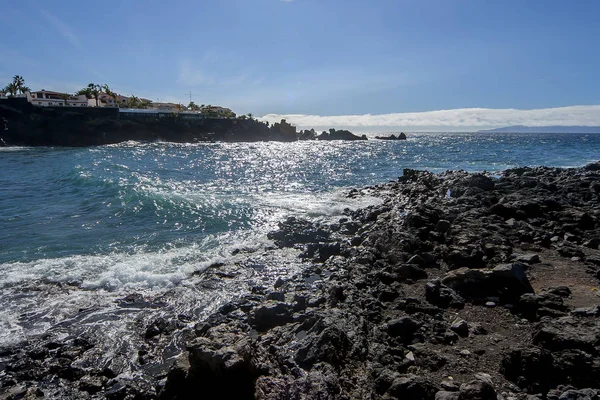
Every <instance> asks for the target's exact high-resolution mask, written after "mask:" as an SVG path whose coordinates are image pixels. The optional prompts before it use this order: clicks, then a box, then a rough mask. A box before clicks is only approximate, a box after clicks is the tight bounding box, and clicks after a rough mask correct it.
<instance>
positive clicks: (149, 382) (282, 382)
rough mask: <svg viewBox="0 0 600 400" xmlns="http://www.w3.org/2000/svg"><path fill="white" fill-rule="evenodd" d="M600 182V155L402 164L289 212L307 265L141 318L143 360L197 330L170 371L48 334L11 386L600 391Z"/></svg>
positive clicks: (115, 393)
mask: <svg viewBox="0 0 600 400" xmlns="http://www.w3.org/2000/svg"><path fill="white" fill-rule="evenodd" d="M599 178H600V163H594V164H590V165H588V166H586V167H582V168H573V169H560V168H545V167H539V168H516V169H512V170H507V171H504V172H503V173H502V174H501V177H500V178H499V179H492V178H490V177H489V176H486V175H483V174H469V173H466V172H463V171H449V172H446V173H443V174H432V173H429V172H425V171H415V170H406V171H405V173H404V176H403V177H401V178H400V179H399V180H398V181H395V182H391V183H388V184H383V185H378V186H372V187H367V188H364V189H361V190H352V191H351V192H350V193H349V194H348V195H349V196H361V195H363V194H364V195H375V196H377V197H380V198H382V199H383V200H384V202H383V204H382V205H379V206H371V207H368V208H366V209H362V210H358V211H356V212H351V213H348V215H347V217H346V218H343V219H341V220H340V221H339V222H338V223H336V224H332V225H328V226H315V225H313V224H312V223H310V222H308V221H302V220H294V219H290V220H287V221H282V222H281V223H280V230H279V231H276V232H273V233H272V234H271V235H270V236H271V239H272V240H274V242H275V243H276V245H278V246H281V247H285V246H301V247H302V248H303V249H304V252H303V257H305V258H306V259H309V260H312V261H313V263H312V265H311V266H310V267H309V268H308V269H306V270H305V271H303V272H302V273H301V274H299V275H298V276H296V277H294V278H292V279H290V280H288V281H279V282H277V283H276V284H275V287H274V288H270V287H255V288H253V290H252V293H249V294H248V295H246V296H243V297H242V298H240V299H237V300H235V301H233V302H230V303H228V304H226V305H225V306H223V307H221V308H220V309H219V310H218V311H217V312H216V313H214V314H213V315H212V316H211V317H209V318H208V320H206V321H199V322H198V323H197V324H196V325H195V326H194V327H193V328H191V326H193V324H191V323H189V322H187V323H185V321H180V320H178V318H177V316H173V318H172V319H171V320H168V321H163V322H161V323H156V324H155V325H154V326H148V327H145V329H142V331H140V334H141V335H144V336H145V340H146V342H147V343H148V349H145V350H144V351H145V353H144V354H143V355H140V358H145V359H146V360H151V359H152V358H153V357H159V355H158V351H160V346H161V345H163V344H164V343H165V338H167V337H168V336H170V335H173V334H174V332H178V331H180V332H181V333H182V337H184V338H186V342H187V343H186V346H185V347H186V349H187V350H186V351H185V352H183V353H182V354H181V355H180V356H179V357H177V358H176V360H175V361H174V364H173V366H172V367H170V369H169V370H168V372H167V369H166V366H165V369H164V370H163V371H161V372H159V373H157V374H156V375H154V376H152V375H150V376H145V375H143V376H138V377H137V378H135V377H134V378H133V379H132V378H131V377H126V376H125V377H124V376H120V374H119V371H118V370H117V369H116V368H112V369H108V370H107V369H105V368H102V369H101V368H99V367H98V366H94V365H90V364H89V363H88V364H87V365H86V363H85V361H86V358H88V357H89V352H90V351H91V350H93V347H94V346H93V343H89V342H86V341H85V339H84V338H67V339H66V340H65V341H64V342H63V343H45V342H44V340H43V339H41V340H40V341H39V342H37V343H29V344H27V345H25V346H24V347H23V348H15V349H6V350H4V351H3V352H2V359H3V360H2V364H3V366H5V370H6V373H5V374H4V375H3V376H2V377H0V381H1V382H2V386H3V391H4V392H5V393H7V394H10V395H14V396H17V395H18V394H19V393H20V394H22V395H27V396H31V397H35V396H36V394H39V393H44V394H45V395H46V396H49V397H51V398H64V397H69V396H71V397H72V396H75V397H81V398H85V396H92V395H95V396H97V397H99V398H128V396H130V397H132V398H133V396H136V397H135V398H156V397H160V398H164V399H174V398H179V399H182V398H190V397H189V395H188V394H192V393H201V394H202V395H204V396H206V397H207V398H256V399H279V398H307V399H308V398H322V399H345V398H414V399H417V398H419V399H420V398H423V399H433V398H434V397H435V398H438V397H439V398H448V399H450V398H456V399H459V398H460V399H479V398H481V399H488V398H489V399H492V398H496V396H501V398H506V399H508V398H516V399H521V398H523V399H525V398H527V395H540V397H534V398H558V397H559V396H561V395H562V394H563V392H567V391H569V390H577V389H585V388H598V387H599V386H598V385H599V382H600V359H599V358H598V354H599V353H600V348H599V347H598V343H599V339H600V325H599V324H598V316H599V315H600V311H599V309H598V303H599V300H598V299H599V298H598V295H597V290H593V289H594V288H595V287H596V286H597V285H598V277H599V276H600V275H599V271H600V254H599V252H598V242H599V240H600V234H599V230H600V215H599V214H598V211H597V210H598V202H599V201H600V184H599V183H598V182H599V180H600V179H599ZM219 268H220V266H219V265H215V266H213V267H212V268H210V269H209V271H207V272H206V274H211V273H218V271H219ZM565 287H566V289H565ZM136 362H138V363H141V362H140V360H137V361H136ZM140 370H141V369H140ZM450 377H451V378H452V379H450ZM233 382H235V384H232V383H233ZM561 385H562V386H561ZM568 385H571V386H568ZM439 392H442V394H438V393H439ZM590 393H591V392H590ZM442 396H443V397H442Z"/></svg>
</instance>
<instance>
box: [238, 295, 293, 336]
mask: <svg viewBox="0 0 600 400" xmlns="http://www.w3.org/2000/svg"><path fill="white" fill-rule="evenodd" d="M292 314H293V307H292V306H290V305H289V304H286V303H282V302H276V301H269V302H267V303H265V304H263V305H261V306H259V307H256V308H255V309H253V310H252V311H251V312H250V314H249V316H248V320H249V322H250V323H251V324H252V325H253V326H254V327H255V328H256V329H257V330H259V331H266V330H269V329H271V328H273V327H275V326H278V325H283V324H286V323H288V322H291V321H292V319H293V317H292Z"/></svg>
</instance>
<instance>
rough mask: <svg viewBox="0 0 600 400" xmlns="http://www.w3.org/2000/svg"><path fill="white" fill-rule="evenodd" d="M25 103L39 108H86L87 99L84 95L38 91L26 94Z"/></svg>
mask: <svg viewBox="0 0 600 400" xmlns="http://www.w3.org/2000/svg"><path fill="white" fill-rule="evenodd" d="M25 94H26V96H27V101H28V102H30V103H31V104H33V105H34V106H39V107H50V106H59V107H65V106H67V107H87V106H88V99H87V98H86V97H85V95H79V96H71V95H69V94H67V93H60V92H53V91H51V90H44V89H42V90H40V91H38V92H26V93H25Z"/></svg>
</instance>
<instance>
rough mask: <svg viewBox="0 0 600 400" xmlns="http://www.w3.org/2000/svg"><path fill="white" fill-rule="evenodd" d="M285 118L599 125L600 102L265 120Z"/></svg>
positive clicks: (381, 123)
mask: <svg viewBox="0 0 600 400" xmlns="http://www.w3.org/2000/svg"><path fill="white" fill-rule="evenodd" d="M281 119H286V120H287V121H288V122H289V123H291V124H293V125H296V126H297V127H298V128H300V129H307V128H308V129H309V128H315V129H323V128H331V127H334V128H354V129H357V130H363V131H368V130H385V129H392V128H398V129H405V130H419V129H422V130H434V129H447V130H466V129H490V128H500V127H505V126H514V125H524V126H600V105H591V106H568V107H557V108H543V109H533V110H518V109H513V108H505V109H491V108H459V109H454V110H439V111H423V112H407V113H392V114H365V115H337V116H321V115H304V114H267V115H265V116H264V117H262V118H261V120H263V121H269V122H271V123H273V122H279V121H280V120H281Z"/></svg>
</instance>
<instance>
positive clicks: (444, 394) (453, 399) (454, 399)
mask: <svg viewBox="0 0 600 400" xmlns="http://www.w3.org/2000/svg"><path fill="white" fill-rule="evenodd" d="M459 396H460V393H458V392H448V391H446V390H440V391H439V392H437V393H436V394H435V400H458V399H459V398H460V397H459Z"/></svg>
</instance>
